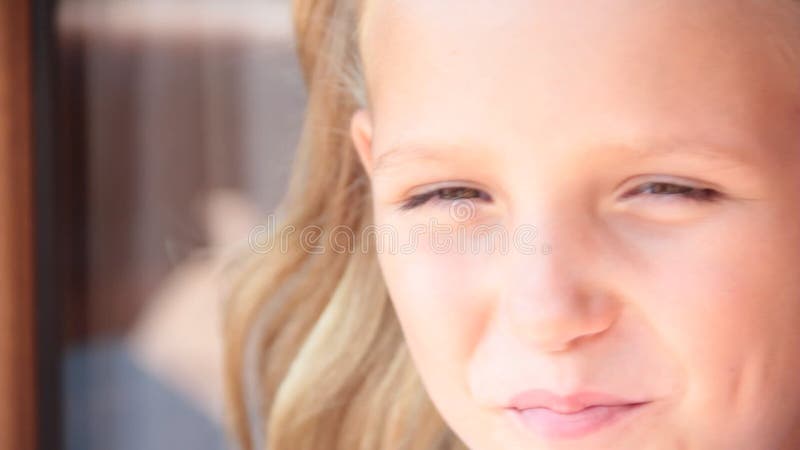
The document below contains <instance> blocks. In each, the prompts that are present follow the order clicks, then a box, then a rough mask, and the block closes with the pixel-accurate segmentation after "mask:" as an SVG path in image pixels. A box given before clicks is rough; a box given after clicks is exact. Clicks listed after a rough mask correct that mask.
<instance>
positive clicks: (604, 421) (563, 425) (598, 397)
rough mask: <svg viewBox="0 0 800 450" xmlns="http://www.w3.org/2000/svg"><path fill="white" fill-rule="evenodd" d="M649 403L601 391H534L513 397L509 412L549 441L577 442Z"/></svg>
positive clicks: (526, 427)
mask: <svg viewBox="0 0 800 450" xmlns="http://www.w3.org/2000/svg"><path fill="white" fill-rule="evenodd" d="M649 403H650V401H642V400H633V399H628V398H623V397H619V396H613V395H609V394H604V393H599V392H581V393H576V394H572V395H568V396H558V395H555V394H553V393H551V392H548V391H544V390H534V391H527V392H523V393H521V394H519V395H517V396H515V397H514V398H512V399H511V401H510V402H509V406H508V408H507V412H508V414H510V415H511V416H513V418H514V420H515V421H516V422H517V423H518V424H520V425H522V426H523V427H524V428H525V429H527V430H530V431H533V432H535V433H536V434H538V435H540V436H541V437H544V438H546V439H575V438H580V437H583V436H587V435H589V434H591V433H594V432H597V431H599V430H601V429H604V428H607V427H610V426H611V425H613V424H614V423H617V422H619V421H620V420H622V419H624V418H626V417H628V416H632V415H633V414H635V413H636V412H638V411H640V410H641V409H642V407H644V406H645V405H647V404H649Z"/></svg>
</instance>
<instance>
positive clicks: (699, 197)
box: [623, 182, 720, 201]
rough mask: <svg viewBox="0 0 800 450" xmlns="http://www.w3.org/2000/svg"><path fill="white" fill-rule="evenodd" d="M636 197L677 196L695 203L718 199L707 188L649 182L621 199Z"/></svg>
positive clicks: (714, 193) (713, 192)
mask: <svg viewBox="0 0 800 450" xmlns="http://www.w3.org/2000/svg"><path fill="white" fill-rule="evenodd" d="M636 195H650V196H661V197H663V196H677V197H681V198H686V199H689V200H696V201H714V200H716V199H717V197H719V195H720V193H719V192H717V191H715V190H714V189H709V188H697V187H693V186H685V185H680V184H674V183H663V182H650V183H644V184H642V185H639V186H637V187H636V188H634V189H633V190H631V191H629V192H628V193H626V194H625V195H624V196H623V197H632V196H636Z"/></svg>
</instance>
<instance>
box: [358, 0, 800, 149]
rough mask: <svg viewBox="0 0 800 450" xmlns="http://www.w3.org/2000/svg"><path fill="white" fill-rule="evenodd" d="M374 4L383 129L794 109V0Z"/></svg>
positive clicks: (781, 114)
mask: <svg viewBox="0 0 800 450" xmlns="http://www.w3.org/2000/svg"><path fill="white" fill-rule="evenodd" d="M369 3H370V5H369V7H368V8H367V10H366V12H365V17H364V21H365V23H364V34H363V39H362V53H363V57H364V65H365V71H366V79H367V83H368V90H369V93H370V100H371V104H370V107H371V109H372V114H373V118H374V120H375V122H376V129H377V130H379V131H380V132H381V134H382V135H383V136H387V135H388V136H390V137H394V138H401V137H402V136H401V135H403V134H409V133H417V134H419V133H422V134H425V135H427V136H429V137H431V138H433V139H435V138H437V137H442V136H444V135H450V136H453V135H459V136H463V137H464V138H465V139H474V140H481V141H484V142H481V144H484V145H493V144H500V143H499V142H485V141H486V139H485V138H486V136H481V133H484V134H485V133H487V132H489V131H491V132H493V133H495V136H494V137H493V138H495V139H501V137H500V136H498V135H497V134H498V133H505V135H507V136H514V137H515V138H518V137H519V136H520V133H522V134H523V135H528V136H535V137H536V138H537V139H538V140H539V142H544V141H547V140H558V139H562V138H563V136H564V132H565V131H568V132H570V133H571V135H573V136H577V135H579V134H581V133H585V134H588V135H591V134H596V133H598V132H605V133H629V134H635V133H637V132H644V131H642V130H647V132H650V133H657V132H663V133H665V134H666V133H670V132H672V131H676V130H672V129H673V128H682V129H681V130H680V131H682V132H684V133H696V134H703V133H716V134H718V135H723V134H725V133H729V134H731V135H735V134H737V133H739V134H741V133H742V132H744V131H752V130H750V129H747V130H742V127H743V125H748V126H749V127H750V128H754V127H762V128H764V130H762V132H763V133H764V134H765V135H769V134H770V133H773V132H774V131H775V130H772V129H771V130H767V128H770V127H772V128H774V127H777V126H778V125H777V124H776V123H775V121H777V122H779V123H781V124H782V125H787V124H789V122H792V121H794V122H795V123H796V121H797V107H798V80H800V77H798V74H800V73H798V72H800V70H797V64H798V59H797V53H798V50H800V47H799V46H798V42H800V41H799V40H798V38H797V34H798V32H797V29H798V28H800V27H798V26H796V25H797V24H798V23H799V22H800V14H798V13H797V6H796V4H795V3H794V2H790V1H785V2H784V1H779V0H775V1H755V0H752V1H737V0H730V1H728V0H719V1H714V2H697V1H696V0H669V1H653V2H642V1H641V0H590V1H586V0H550V1H545V0H492V1H489V0H475V1H469V2H463V1H459V0H437V1H430V0H402V1H401V0H373V1H371V2H369ZM389 119H391V120H389ZM478 125H479V126H478ZM795 128H797V127H795ZM611 130H614V131H611ZM783 131H785V129H784V130H783ZM378 137H379V138H380V137H381V135H380V134H379V136H378Z"/></svg>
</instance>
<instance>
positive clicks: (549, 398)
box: [508, 389, 645, 414]
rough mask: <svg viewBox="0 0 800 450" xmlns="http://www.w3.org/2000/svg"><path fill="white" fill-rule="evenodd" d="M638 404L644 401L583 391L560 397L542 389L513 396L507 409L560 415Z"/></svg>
mask: <svg viewBox="0 0 800 450" xmlns="http://www.w3.org/2000/svg"><path fill="white" fill-rule="evenodd" d="M639 403H645V401H642V400H633V399H630V398H625V397H622V396H618V395H612V394H606V393H602V392H588V391H585V392H576V393H574V394H569V395H566V396H561V395H556V394H554V393H552V392H550V391H546V390H543V389H535V390H530V391H525V392H521V393H519V394H517V395H515V396H514V397H512V398H511V400H510V401H509V402H508V407H509V408H514V409H518V410H525V409H532V408H547V409H550V410H552V411H555V412H558V413H561V414H571V413H575V412H578V411H581V410H583V409H586V408H589V407H591V406H619V405H635V404H639Z"/></svg>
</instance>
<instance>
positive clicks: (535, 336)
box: [499, 210, 619, 351]
mask: <svg viewBox="0 0 800 450" xmlns="http://www.w3.org/2000/svg"><path fill="white" fill-rule="evenodd" d="M551 211H552V210H551ZM562 211H563V210H562ZM539 217H540V218H542V216H541V215H540V216H539ZM536 228H537V239H538V241H539V248H540V249H547V251H537V252H534V253H529V252H522V251H519V249H514V250H513V251H512V252H511V253H510V254H508V255H506V258H505V262H506V263H505V264H502V265H501V267H502V269H501V270H503V271H504V273H505V275H506V276H505V277H503V278H504V286H503V289H501V292H502V294H501V298H500V299H499V302H500V307H501V310H502V315H503V317H504V318H505V321H504V322H503V323H506V324H507V325H508V326H509V327H510V328H511V332H512V333H513V334H514V335H515V336H517V337H518V338H520V339H523V340H525V341H526V342H527V343H529V344H530V345H533V346H536V347H539V348H540V350H543V351H560V350H564V349H566V348H568V347H570V346H571V345H572V344H574V343H576V342H577V341H578V340H581V339H585V338H587V337H590V336H593V335H597V334H599V333H602V332H603V331H604V330H606V329H608V328H609V327H610V326H611V325H612V324H613V322H614V320H615V318H616V314H617V310H618V306H619V305H617V303H616V301H615V299H614V298H613V297H612V296H611V294H610V290H609V289H607V286H606V283H607V281H608V280H604V279H603V278H604V277H603V276H602V274H600V273H598V272H597V269H598V265H597V264H595V261H597V259H596V258H598V257H600V256H601V255H598V254H596V251H597V250H598V248H597V247H596V246H595V245H593V244H592V241H593V240H594V239H595V238H596V236H593V234H592V229H591V225H590V224H588V223H587V222H585V221H583V219H582V218H569V217H564V216H561V217H557V216H556V215H555V214H551V215H550V217H549V218H547V220H538V221H537V223H536Z"/></svg>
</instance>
